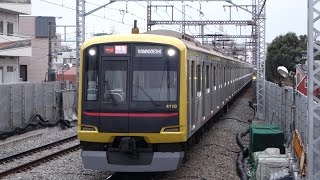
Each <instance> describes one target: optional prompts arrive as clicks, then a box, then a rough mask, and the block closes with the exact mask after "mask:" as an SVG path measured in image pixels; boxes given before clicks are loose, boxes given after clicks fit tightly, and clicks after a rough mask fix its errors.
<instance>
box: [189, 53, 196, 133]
mask: <svg viewBox="0 0 320 180" xmlns="http://www.w3.org/2000/svg"><path fill="white" fill-rule="evenodd" d="M190 72H191V90H190V91H191V125H190V132H191V131H193V130H194V129H195V125H196V120H197V119H196V99H197V98H196V97H197V92H196V84H197V77H196V62H195V61H194V59H193V60H192V61H191V69H190Z"/></svg>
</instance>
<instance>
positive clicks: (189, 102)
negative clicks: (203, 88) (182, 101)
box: [187, 57, 192, 135]
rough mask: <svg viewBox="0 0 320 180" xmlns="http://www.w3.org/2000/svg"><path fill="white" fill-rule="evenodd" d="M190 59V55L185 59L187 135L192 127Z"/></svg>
mask: <svg viewBox="0 0 320 180" xmlns="http://www.w3.org/2000/svg"><path fill="white" fill-rule="evenodd" d="M191 63H192V62H191V61H190V57H188V60H187V107H188V112H187V118H188V135H189V133H190V132H191V127H192V123H191V119H192V114H191V113H192V109H191V107H192V106H191V104H192V97H191V93H192V92H191V84H192V83H191V81H192V79H191V78H192V76H191V74H192V73H191V71H192V69H191Z"/></svg>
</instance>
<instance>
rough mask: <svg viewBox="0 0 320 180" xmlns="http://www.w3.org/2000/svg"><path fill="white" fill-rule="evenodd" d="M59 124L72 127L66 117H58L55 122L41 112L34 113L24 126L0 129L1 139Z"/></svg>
mask: <svg viewBox="0 0 320 180" xmlns="http://www.w3.org/2000/svg"><path fill="white" fill-rule="evenodd" d="M58 124H61V125H63V126H64V127H67V128H71V127H72V126H71V125H70V122H69V121H66V120H64V119H58V120H56V121H55V122H49V121H47V120H44V119H43V118H42V116H41V115H40V114H34V115H32V116H31V117H30V119H29V122H28V123H27V124H26V125H25V126H24V127H14V128H12V129H10V130H6V131H0V140H3V139H6V138H8V137H10V136H13V135H17V134H23V133H25V132H27V131H31V130H35V129H39V128H41V127H54V126H56V125H58Z"/></svg>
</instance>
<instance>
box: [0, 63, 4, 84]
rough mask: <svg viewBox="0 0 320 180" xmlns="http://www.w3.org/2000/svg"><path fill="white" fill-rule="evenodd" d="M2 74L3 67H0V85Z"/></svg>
mask: <svg viewBox="0 0 320 180" xmlns="http://www.w3.org/2000/svg"><path fill="white" fill-rule="evenodd" d="M2 73H3V67H2V66H1V67H0V84H2V83H3V82H2Z"/></svg>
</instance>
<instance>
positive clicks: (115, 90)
mask: <svg viewBox="0 0 320 180" xmlns="http://www.w3.org/2000/svg"><path fill="white" fill-rule="evenodd" d="M129 60H130V59H129V57H110V56H109V57H103V58H102V61H101V63H102V64H101V67H102V70H101V74H100V77H101V82H100V83H101V87H100V88H101V91H100V92H101V95H100V97H101V100H100V101H101V105H100V112H101V113H100V114H101V115H100V129H101V131H102V132H129V122H128V109H129V101H128V94H129V92H128V89H129V88H128V66H129Z"/></svg>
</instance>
